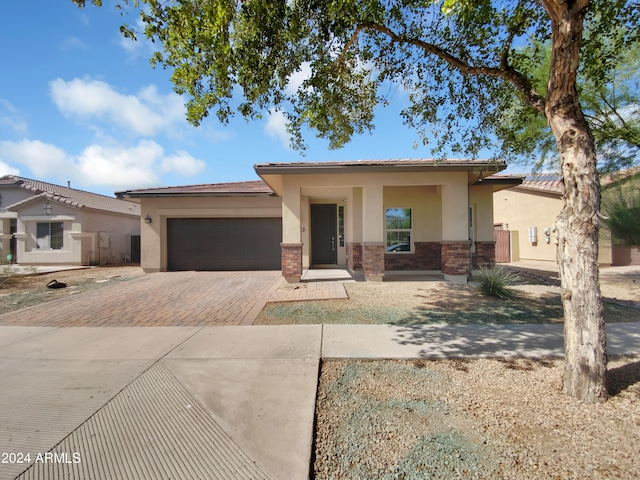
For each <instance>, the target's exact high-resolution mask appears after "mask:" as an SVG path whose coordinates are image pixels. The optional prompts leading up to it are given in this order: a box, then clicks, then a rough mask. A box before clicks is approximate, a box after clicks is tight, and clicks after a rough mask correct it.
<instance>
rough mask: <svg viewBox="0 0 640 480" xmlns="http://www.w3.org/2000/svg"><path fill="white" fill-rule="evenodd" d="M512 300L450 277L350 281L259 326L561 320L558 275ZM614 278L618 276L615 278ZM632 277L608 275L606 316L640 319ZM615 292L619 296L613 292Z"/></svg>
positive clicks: (281, 308) (275, 308) (284, 308)
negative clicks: (338, 294)
mask: <svg viewBox="0 0 640 480" xmlns="http://www.w3.org/2000/svg"><path fill="white" fill-rule="evenodd" d="M522 280H523V281H522V284H520V285H517V286H515V287H514V290H515V291H516V297H515V298H514V299H513V300H501V299H498V298H494V297H486V296H483V295H481V294H480V293H479V291H478V289H477V288H476V287H474V286H473V285H472V284H470V285H452V284H450V283H446V282H383V283H373V282H364V283H345V288H346V291H347V294H348V296H349V299H348V300H331V301H326V300H321V301H305V302H274V303H269V304H267V305H266V306H265V308H264V309H263V310H262V312H260V315H259V316H258V318H257V319H256V322H255V324H256V325H282V324H317V323H325V324H395V325H429V324H442V323H446V324H457V325H473V324H536V323H537V324H540V323H562V321H563V311H562V302H561V300H560V287H559V286H557V285H555V283H556V282H555V281H554V280H553V279H551V280H549V279H544V278H536V277H531V276H523V279H522ZM614 280H615V281H614ZM633 280H634V279H633V278H630V277H623V278H617V279H612V278H610V277H604V278H603V280H602V285H603V286H602V290H603V294H604V296H605V298H604V303H605V320H606V321H607V322H608V323H620V322H635V321H638V320H639V319H640V304H639V303H637V302H635V301H634V300H637V299H638V298H640V291H638V296H636V297H634V296H633V295H634V294H635V292H636V290H635V288H637V287H640V282H638V283H637V284H636V283H634V282H633ZM612 292H615V294H616V296H615V297H611V296H608V295H611V294H612Z"/></svg>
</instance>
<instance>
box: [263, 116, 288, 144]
mask: <svg viewBox="0 0 640 480" xmlns="http://www.w3.org/2000/svg"><path fill="white" fill-rule="evenodd" d="M264 130H265V133H266V134H267V135H269V136H270V137H271V138H275V139H276V140H280V142H282V145H283V146H284V147H285V148H290V146H289V144H290V142H291V140H290V135H289V132H287V118H286V117H285V115H284V113H282V112H281V111H280V110H270V111H269V120H267V123H266V125H265V127H264Z"/></svg>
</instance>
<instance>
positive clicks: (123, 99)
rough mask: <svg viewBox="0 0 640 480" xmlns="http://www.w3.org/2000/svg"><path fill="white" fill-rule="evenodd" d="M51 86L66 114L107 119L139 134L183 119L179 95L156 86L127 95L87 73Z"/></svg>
mask: <svg viewBox="0 0 640 480" xmlns="http://www.w3.org/2000/svg"><path fill="white" fill-rule="evenodd" d="M49 87H50V92H51V97H52V98H53V101H54V102H55V104H56V106H57V107H58V108H59V109H60V111H61V112H62V113H63V114H64V115H66V116H69V117H72V116H78V117H80V118H82V119H89V120H106V121H108V122H112V123H114V124H115V125H116V126H118V127H121V128H125V129H127V130H131V131H133V132H134V133H136V134H138V135H143V136H152V135H155V134H157V133H158V132H160V131H162V130H167V131H171V128H170V127H172V126H173V125H174V124H175V123H180V122H184V106H183V104H182V103H183V102H182V99H181V98H180V96H178V95H177V94H175V93H170V94H168V95H162V94H160V93H158V90H157V88H156V87H155V86H148V87H145V88H143V89H142V90H141V91H140V92H139V93H138V95H125V94H122V93H120V92H117V91H115V90H114V89H113V88H112V87H111V86H110V85H109V84H107V83H105V82H102V81H100V80H93V79H91V78H89V77H85V78H82V79H80V78H75V79H73V80H71V81H69V82H66V81H64V80H62V79H61V78H57V79H56V80H53V81H51V82H50V83H49Z"/></svg>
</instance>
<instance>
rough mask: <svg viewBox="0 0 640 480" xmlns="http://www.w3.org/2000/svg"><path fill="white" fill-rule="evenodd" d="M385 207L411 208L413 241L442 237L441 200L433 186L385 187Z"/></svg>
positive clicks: (434, 240) (435, 239)
mask: <svg viewBox="0 0 640 480" xmlns="http://www.w3.org/2000/svg"><path fill="white" fill-rule="evenodd" d="M387 208H411V209H412V210H411V212H412V215H413V241H414V242H439V241H440V240H441V239H442V201H441V197H440V195H438V192H437V188H436V187H435V186H431V185H430V186H424V187H385V189H384V209H385V210H386V209H387Z"/></svg>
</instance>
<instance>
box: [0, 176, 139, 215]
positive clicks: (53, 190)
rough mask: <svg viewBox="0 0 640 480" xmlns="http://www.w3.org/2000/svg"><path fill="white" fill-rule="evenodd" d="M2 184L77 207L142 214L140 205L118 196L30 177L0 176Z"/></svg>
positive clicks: (13, 206) (16, 204) (28, 200)
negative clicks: (63, 185) (109, 195)
mask: <svg viewBox="0 0 640 480" xmlns="http://www.w3.org/2000/svg"><path fill="white" fill-rule="evenodd" d="M0 185H12V186H15V187H18V188H23V189H25V190H28V191H31V192H33V193H34V197H41V196H43V197H45V198H47V199H49V200H52V201H55V202H59V203H63V204H65V205H69V206H72V207H75V208H89V209H91V210H100V211H103V212H109V213H118V214H123V215H133V216H139V215H140V205H138V204H136V203H133V202H128V201H126V200H120V199H118V198H112V197H107V196H105V195H99V194H97V193H91V192H85V191H84V190H77V189H75V188H70V187H62V186H60V185H55V184H52V183H46V182H41V181H39V180H32V179H30V178H25V177H18V176H16V175H5V176H3V177H0ZM34 197H31V198H28V199H26V200H23V201H21V202H18V203H15V204H13V205H10V206H9V207H8V208H15V207H17V206H20V205H23V204H25V203H29V202H31V201H33V199H34Z"/></svg>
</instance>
